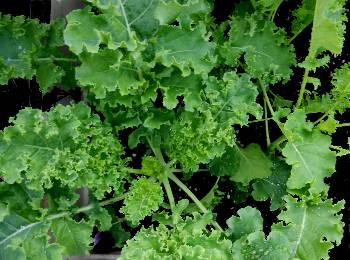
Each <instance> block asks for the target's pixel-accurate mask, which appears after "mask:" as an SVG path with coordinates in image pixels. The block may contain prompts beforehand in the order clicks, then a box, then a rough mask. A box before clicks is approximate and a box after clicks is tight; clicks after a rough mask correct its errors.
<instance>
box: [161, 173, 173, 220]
mask: <svg viewBox="0 0 350 260" xmlns="http://www.w3.org/2000/svg"><path fill="white" fill-rule="evenodd" d="M163 185H164V188H165V192H166V194H167V196H168V199H169V204H170V208H171V212H172V215H173V217H174V209H175V199H174V194H173V192H172V190H171V186H170V183H169V179H168V176H165V177H164V179H163Z"/></svg>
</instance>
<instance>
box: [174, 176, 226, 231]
mask: <svg viewBox="0 0 350 260" xmlns="http://www.w3.org/2000/svg"><path fill="white" fill-rule="evenodd" d="M169 179H170V180H172V181H173V182H175V184H176V185H177V186H179V188H180V189H182V190H183V191H184V192H185V193H186V194H187V196H189V197H190V198H191V199H192V201H193V202H194V203H195V204H196V205H197V207H198V208H199V209H200V210H201V211H202V212H203V213H209V211H208V209H207V208H206V207H205V206H204V205H203V203H202V202H200V200H199V199H198V198H197V197H196V195H194V194H193V192H192V191H191V190H190V189H189V188H187V186H186V185H185V184H184V183H183V182H182V181H180V179H178V178H177V177H176V176H175V175H174V174H173V173H171V172H170V173H169ZM213 225H214V226H215V227H216V228H217V229H218V230H220V231H223V229H222V228H221V227H220V225H219V224H218V223H217V222H216V221H213Z"/></svg>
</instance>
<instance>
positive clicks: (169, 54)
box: [156, 25, 215, 77]
mask: <svg viewBox="0 0 350 260" xmlns="http://www.w3.org/2000/svg"><path fill="white" fill-rule="evenodd" d="M205 34H206V30H205V27H204V26H203V25H201V26H197V27H195V28H194V29H191V30H190V29H185V28H180V27H176V26H162V27H161V28H160V30H159V32H158V41H157V44H156V60H157V61H159V62H160V63H162V64H163V65H164V66H167V67H170V66H175V67H178V68H179V69H180V70H181V72H182V75H183V76H184V77H186V76H189V75H190V74H191V69H193V71H194V73H195V74H207V73H209V72H210V71H211V69H212V68H213V67H214V65H215V58H214V51H215V44H214V43H213V42H209V39H208V37H207V36H205Z"/></svg>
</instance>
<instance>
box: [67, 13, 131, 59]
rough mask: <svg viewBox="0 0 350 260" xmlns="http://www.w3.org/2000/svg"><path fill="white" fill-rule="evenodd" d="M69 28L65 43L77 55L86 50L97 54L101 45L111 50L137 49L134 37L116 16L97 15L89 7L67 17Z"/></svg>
mask: <svg viewBox="0 0 350 260" xmlns="http://www.w3.org/2000/svg"><path fill="white" fill-rule="evenodd" d="M66 18H67V27H66V29H65V31H64V41H65V43H66V44H67V45H68V46H69V49H70V50H71V51H72V52H74V53H75V54H80V53H82V52H83V50H84V49H85V50H86V51H88V52H91V53H97V52H98V51H99V49H100V45H101V44H105V45H107V47H108V48H109V49H113V50H115V49H117V48H119V47H126V48H128V49H129V50H134V49H135V48H136V43H135V40H134V37H133V35H129V34H128V31H127V29H126V28H125V25H124V24H123V23H122V22H121V21H120V20H119V19H118V17H116V16H111V15H106V14H99V15H95V14H94V13H93V12H91V11H90V8H89V7H86V8H84V9H80V10H74V11H72V12H70V13H69V15H67V17H66Z"/></svg>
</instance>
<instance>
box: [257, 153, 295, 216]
mask: <svg viewBox="0 0 350 260" xmlns="http://www.w3.org/2000/svg"><path fill="white" fill-rule="evenodd" d="M290 171H291V168H290V166H288V165H287V164H286V163H285V162H284V161H282V160H280V159H275V160H273V161H272V174H271V175H270V176H268V177H266V178H263V179H258V180H256V181H255V182H254V183H253V189H254V190H253V192H252V196H253V198H254V199H255V200H257V201H265V200H267V199H271V206H270V210H271V211H274V210H277V209H279V208H281V206H283V205H284V200H283V197H284V196H285V195H287V180H288V178H289V176H290Z"/></svg>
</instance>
